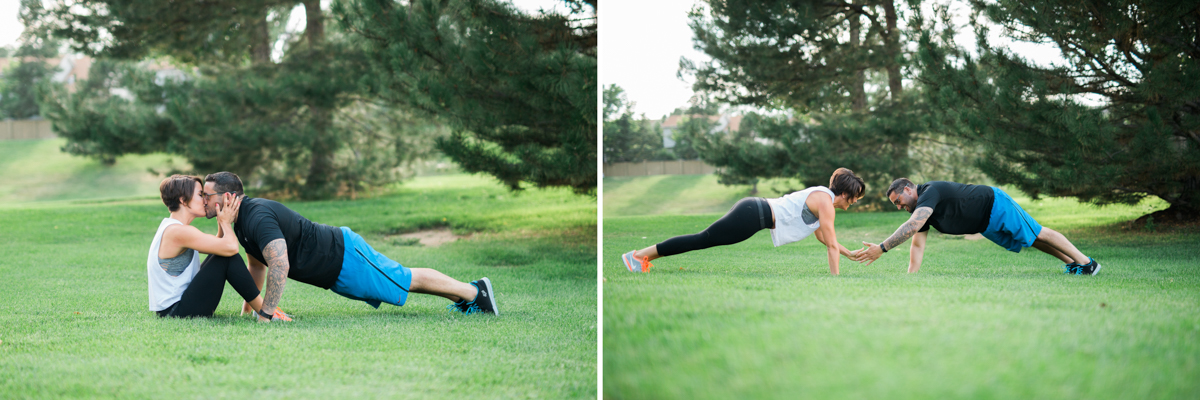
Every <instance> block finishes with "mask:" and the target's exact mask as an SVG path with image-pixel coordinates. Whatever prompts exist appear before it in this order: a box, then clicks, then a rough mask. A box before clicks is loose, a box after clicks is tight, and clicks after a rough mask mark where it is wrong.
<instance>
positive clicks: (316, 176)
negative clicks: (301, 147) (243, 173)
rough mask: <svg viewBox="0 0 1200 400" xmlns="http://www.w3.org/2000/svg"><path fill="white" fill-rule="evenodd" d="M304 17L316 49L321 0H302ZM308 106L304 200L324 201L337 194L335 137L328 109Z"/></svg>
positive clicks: (321, 38)
mask: <svg viewBox="0 0 1200 400" xmlns="http://www.w3.org/2000/svg"><path fill="white" fill-rule="evenodd" d="M304 14H305V16H306V17H307V20H308V21H307V24H306V25H305V27H304V37H305V39H307V41H308V46H309V49H311V50H316V49H318V48H320V47H321V46H322V45H323V44H324V42H325V18H324V15H323V14H322V13H321V1H320V0H304ZM311 104H312V103H310V106H309V110H308V112H309V117H310V118H311V119H310V121H311V123H312V128H313V142H312V147H311V148H310V153H311V157H312V159H311V163H310V164H309V168H308V178H307V179H305V181H304V183H305V185H304V186H305V189H306V190H305V192H306V193H305V194H304V195H303V196H301V197H306V198H326V197H330V196H333V195H335V194H337V193H336V191H337V187H336V182H333V181H332V179H331V178H332V176H331V175H333V152H334V151H335V150H337V138H336V137H334V136H333V134H332V132H330V131H329V127H330V122H331V121H330V110H329V109H327V108H325V107H322V106H315V105H311Z"/></svg>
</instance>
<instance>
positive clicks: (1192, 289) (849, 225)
mask: <svg viewBox="0 0 1200 400" xmlns="http://www.w3.org/2000/svg"><path fill="white" fill-rule="evenodd" d="M650 178H654V177H650ZM650 178H636V179H633V180H629V181H627V182H623V183H622V184H623V186H622V187H623V188H625V190H628V191H637V190H641V191H642V193H643V194H642V195H641V196H639V197H638V199H637V201H639V202H643V203H644V204H659V203H660V202H668V201H676V200H675V197H674V194H671V193H664V194H663V195H662V196H659V197H658V198H657V199H655V198H654V197H655V196H657V195H656V194H655V193H656V189H654V188H650V187H647V186H654V187H667V186H670V185H673V184H682V185H686V182H688V181H689V180H690V179H695V178H691V177H658V178H659V180H658V181H653V180H652V179H650ZM703 179H708V178H703ZM676 181H678V182H676ZM651 182H652V184H651ZM609 183H610V182H609V180H607V179H606V180H605V181H604V185H605V193H606V196H605V198H604V210H605V218H604V226H603V227H604V249H603V257H604V258H603V260H602V262H601V265H602V272H603V274H604V277H605V281H604V283H603V285H602V286H603V290H604V301H603V305H604V339H603V340H604V346H603V352H604V364H603V365H604V385H603V386H604V388H603V391H604V396H605V397H606V398H612V399H643V398H645V399H655V398H712V399H730V398H811V399H930V398H982V399H1025V398H1039V399H1041V398H1088V399H1195V398H1200V379H1197V378H1198V377H1200V255H1197V250H1200V232H1196V231H1195V230H1181V231H1172V232H1142V231H1137V232H1127V231H1124V230H1122V229H1121V228H1120V227H1119V225H1118V223H1119V222H1121V221H1126V220H1130V219H1133V218H1136V217H1137V216H1139V215H1142V214H1145V213H1147V212H1149V211H1153V210H1157V209H1162V208H1164V207H1165V205H1164V204H1163V203H1162V202H1161V201H1160V200H1156V201H1147V202H1145V203H1143V204H1140V205H1138V206H1120V207H1105V208H1096V207H1093V206H1089V205H1080V204H1078V203H1076V202H1074V201H1072V200H1067V199H1048V200H1043V201H1038V202H1033V201H1030V200H1029V199H1028V198H1026V197H1024V196H1020V195H1018V193H1016V191H1015V190H1009V191H1008V192H1009V193H1010V194H1013V195H1017V196H1015V197H1016V198H1017V200H1018V202H1020V203H1021V204H1022V206H1024V207H1025V208H1026V209H1027V210H1029V212H1030V213H1031V214H1032V215H1033V216H1034V217H1035V218H1037V219H1038V220H1039V221H1041V222H1042V223H1043V224H1044V225H1045V226H1048V227H1051V228H1055V229H1058V230H1060V231H1061V232H1063V233H1064V234H1065V235H1066V236H1067V237H1068V238H1069V239H1071V240H1072V241H1073V242H1074V243H1075V244H1076V245H1077V246H1078V247H1079V248H1080V250H1082V251H1083V252H1084V253H1086V254H1088V255H1090V256H1092V257H1095V258H1096V259H1097V260H1099V261H1100V262H1101V263H1102V264H1103V265H1104V268H1103V269H1102V270H1101V273H1100V274H1099V275H1097V276H1094V277H1092V276H1067V275H1064V274H1063V273H1062V268H1061V263H1060V262H1058V261H1057V260H1056V259H1054V258H1052V257H1050V256H1048V255H1046V254H1043V253H1040V252H1038V251H1036V250H1034V249H1027V250H1026V251H1023V252H1022V253H1021V254H1014V253H1011V252H1008V251H1006V250H1004V249H1002V248H1000V247H999V246H996V245H995V244H992V243H991V242H989V241H987V240H986V239H983V240H968V239H964V238H963V237H960V236H950V235H941V234H937V233H931V234H930V237H929V241H928V244H927V249H926V253H925V261H924V263H923V264H922V267H921V272H920V273H919V274H914V275H909V274H907V273H906V272H905V270H906V266H907V261H908V246H907V245H905V246H903V247H902V248H898V249H896V250H893V251H890V252H889V253H888V254H886V255H884V257H883V258H881V259H880V260H878V261H876V262H875V263H874V264H872V265H870V266H863V265H860V264H857V263H854V262H851V261H849V260H847V259H845V258H842V260H841V275H840V276H832V275H830V274H829V268H828V264H827V263H826V258H825V252H824V248H823V246H822V245H821V244H820V243H818V242H817V241H816V240H815V239H811V238H810V239H806V240H804V241H801V242H798V243H793V244H789V245H787V246H784V247H780V248H775V247H773V246H772V245H771V241H770V235H769V233H768V232H765V231H764V232H760V233H759V234H757V235H756V236H754V237H753V238H751V239H749V240H747V241H746V242H742V243H739V244H736V245H732V246H724V247H718V248H712V249H708V250H702V251H696V252H691V253H685V254H682V255H677V256H673V257H668V258H662V259H659V260H657V261H656V262H655V263H654V264H655V267H654V268H653V269H652V270H651V272H650V273H649V274H633V273H629V272H627V271H626V269H625V267H624V266H623V265H622V263H621V261H620V257H619V255H620V254H621V253H623V252H625V251H629V250H632V249H637V248H642V247H645V246H649V245H652V244H655V243H657V242H660V241H662V240H664V239H667V238H669V237H671V236H675V235H680V234H689V233H695V232H698V231H700V230H702V229H704V228H705V227H706V226H708V224H710V223H712V221H714V220H716V219H717V218H718V217H720V215H721V214H722V213H723V212H724V211H725V210H726V209H728V207H729V206H730V205H731V204H732V203H733V202H734V201H736V200H737V199H738V198H740V197H742V196H745V195H746V194H745V193H744V191H743V192H741V193H738V190H744V187H743V188H740V189H739V188H709V189H705V190H709V191H710V192H719V191H721V190H731V194H728V195H724V197H723V198H724V199H725V203H721V205H720V207H724V209H720V210H719V211H717V212H715V213H712V212H710V213H705V214H696V215H665V214H660V215H648V216H646V215H642V216H619V215H611V214H610V210H620V209H622V208H623V207H630V206H631V204H632V202H630V201H626V200H620V199H617V200H614V201H611V202H610V198H609V197H608V196H607V194H608V193H609V192H608V190H609V189H608V188H609ZM693 190H701V189H700V188H695V189H693ZM685 201H687V202H692V203H693V204H698V203H699V202H700V200H698V199H687V200H685ZM713 207H717V206H715V205H714V206H713ZM662 208H664V209H669V208H671V206H662ZM718 208H719V207H718ZM630 214H637V213H630ZM907 217H908V214H907V213H901V212H891V213H853V212H849V213H846V212H841V211H839V215H838V218H837V224H838V226H837V228H838V230H837V233H838V235H839V236H838V238H839V241H840V242H841V243H842V244H843V245H845V246H847V247H849V248H852V249H853V248H857V247H861V246H859V244H860V242H861V241H862V240H870V241H872V242H876V243H877V242H878V241H880V240H882V239H884V238H886V237H887V236H888V235H890V234H891V233H892V232H893V231H894V230H895V228H896V227H897V226H899V225H900V223H902V222H903V221H904V220H906V219H907Z"/></svg>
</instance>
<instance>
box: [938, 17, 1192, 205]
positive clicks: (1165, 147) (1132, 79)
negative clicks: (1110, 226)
mask: <svg viewBox="0 0 1200 400" xmlns="http://www.w3.org/2000/svg"><path fill="white" fill-rule="evenodd" d="M972 4H973V5H974V6H975V10H976V11H977V12H979V13H980V14H981V15H982V16H984V17H986V19H987V20H988V21H990V22H992V23H995V24H998V25H1000V26H1001V27H1003V28H1004V31H1005V32H1006V33H1008V34H1010V35H1013V36H1014V37H1015V38H1016V39H1019V40H1026V41H1036V42H1042V43H1053V44H1055V45H1056V46H1057V47H1058V49H1059V50H1060V51H1061V54H1062V56H1063V57H1064V58H1065V60H1066V63H1065V65H1056V66H1041V65H1035V64H1034V63H1032V62H1030V61H1028V60H1025V59H1022V58H1020V57H1018V56H1016V55H1013V54H1011V53H1009V52H1007V51H1005V50H1004V49H1002V48H994V47H991V46H990V45H989V43H988V42H987V40H986V34H985V33H986V31H985V29H986V28H987V26H988V25H987V24H984V23H983V22H982V20H979V21H976V22H975V27H976V29H977V30H978V31H979V33H980V37H981V38H984V39H981V40H980V50H979V55H978V56H973V55H971V54H969V53H966V52H965V51H963V50H961V49H957V48H955V47H954V46H953V45H951V44H950V41H949V40H948V38H947V37H948V35H945V34H943V35H941V36H935V35H933V34H932V33H933V32H931V34H930V35H927V36H925V37H924V38H922V40H921V44H920V48H921V50H920V58H921V64H922V68H921V69H922V71H923V72H922V75H921V80H922V81H924V83H925V84H926V85H928V86H929V88H930V90H928V91H927V92H926V93H927V95H926V98H927V99H928V101H929V103H930V104H931V106H932V107H933V108H934V110H936V112H937V116H938V120H939V121H940V122H942V123H943V124H944V126H945V128H944V129H945V130H946V131H947V132H952V133H955V134H957V135H961V136H962V137H964V138H968V139H970V140H973V141H976V142H978V143H982V144H983V145H984V146H985V148H986V150H987V151H988V153H989V154H990V157H988V158H987V159H986V160H985V162H983V163H981V164H980V165H979V167H980V168H981V169H983V170H984V172H986V173H987V174H988V175H990V176H991V177H993V178H994V179H995V180H996V181H997V182H999V183H1002V184H1011V185H1015V186H1016V187H1018V188H1020V189H1021V190H1022V191H1024V192H1026V193H1028V194H1030V195H1031V196H1033V197H1034V198H1037V197H1038V196H1040V195H1052V196H1069V197H1075V198H1078V199H1079V200H1082V201H1091V202H1094V203H1097V204H1110V203H1126V204H1132V203H1136V202H1138V201H1140V200H1141V199H1142V198H1144V197H1145V196H1147V195H1154V196H1158V197H1159V198H1161V199H1163V200H1165V201H1166V202H1167V203H1170V208H1169V209H1167V210H1164V211H1160V212H1159V213H1156V214H1155V215H1157V218H1158V221H1160V222H1161V221H1164V220H1165V221H1171V220H1190V221H1195V220H1197V219H1200V62H1198V60H1200V7H1198V6H1197V5H1196V4H1195V3H1194V2H1176V1H1167V0H1163V1H1132V0H1118V1H1110V2H1104V3H1094V2H1085V3H1073V2H1058V1H1037V0H1023V1H1007V0H1004V1H999V2H973V3H972ZM1082 95H1088V96H1092V98H1098V99H1101V101H1100V102H1099V105H1094V104H1095V103H1092V104H1088V103H1084V102H1081V101H1080V100H1079V99H1080V96H1082Z"/></svg>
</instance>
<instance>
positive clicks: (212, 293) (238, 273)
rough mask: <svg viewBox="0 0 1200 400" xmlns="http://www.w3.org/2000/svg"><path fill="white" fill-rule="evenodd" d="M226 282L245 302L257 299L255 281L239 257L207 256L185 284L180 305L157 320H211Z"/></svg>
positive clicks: (176, 304) (173, 306)
mask: <svg viewBox="0 0 1200 400" xmlns="http://www.w3.org/2000/svg"><path fill="white" fill-rule="evenodd" d="M227 281H228V282H229V285H230V286H233V290H236V291H237V292H238V294H240V295H242V298H243V299H246V301H251V300H254V298H255V297H258V293H259V292H258V285H255V284H254V277H251V276H250V271H249V270H247V269H246V261H244V260H242V256H241V255H240V254H239V255H234V256H233V257H221V256H218V255H211V254H210V255H209V256H208V258H205V259H204V262H203V263H201V264H200V272H198V273H196V277H195V278H193V279H192V283H191V284H188V287H187V289H185V290H184V291H183V296H182V297H180V298H179V301H178V302H176V303H175V304H172V305H171V306H170V307H167V308H166V309H165V310H162V311H159V312H158V316H160V317H179V318H188V317H211V316H212V314H213V311H216V310H217V304H218V303H220V302H221V294H222V293H223V292H224V291H225V282H227Z"/></svg>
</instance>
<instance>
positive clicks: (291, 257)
mask: <svg viewBox="0 0 1200 400" xmlns="http://www.w3.org/2000/svg"><path fill="white" fill-rule="evenodd" d="M233 232H234V233H235V234H237V238H238V242H239V243H241V244H242V247H244V248H246V254H249V255H251V256H253V257H254V258H257V259H258V260H259V261H262V262H263V263H266V262H267V259H265V258H263V254H262V251H263V248H264V247H266V246H267V244H268V243H271V241H272V240H275V239H283V240H284V241H286V242H287V254H288V265H289V267H288V278H292V279H294V280H297V281H300V282H304V283H307V284H310V285H313V286H318V287H321V288H325V289H329V288H331V287H333V285H334V284H335V283H337V278H338V274H341V273H342V255H343V253H345V250H346V244H345V242H344V241H343V239H342V230H341V228H338V227H334V226H329V225H323V224H318V223H315V222H312V221H309V220H308V219H306V218H304V217H302V216H300V214H297V213H296V212H295V211H292V209H290V208H287V207H286V206H284V205H283V204H279V202H277V201H274V200H267V199H254V198H249V197H247V198H245V199H243V200H242V208H241V209H240V210H238V219H237V222H236V223H234V224H233Z"/></svg>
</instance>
